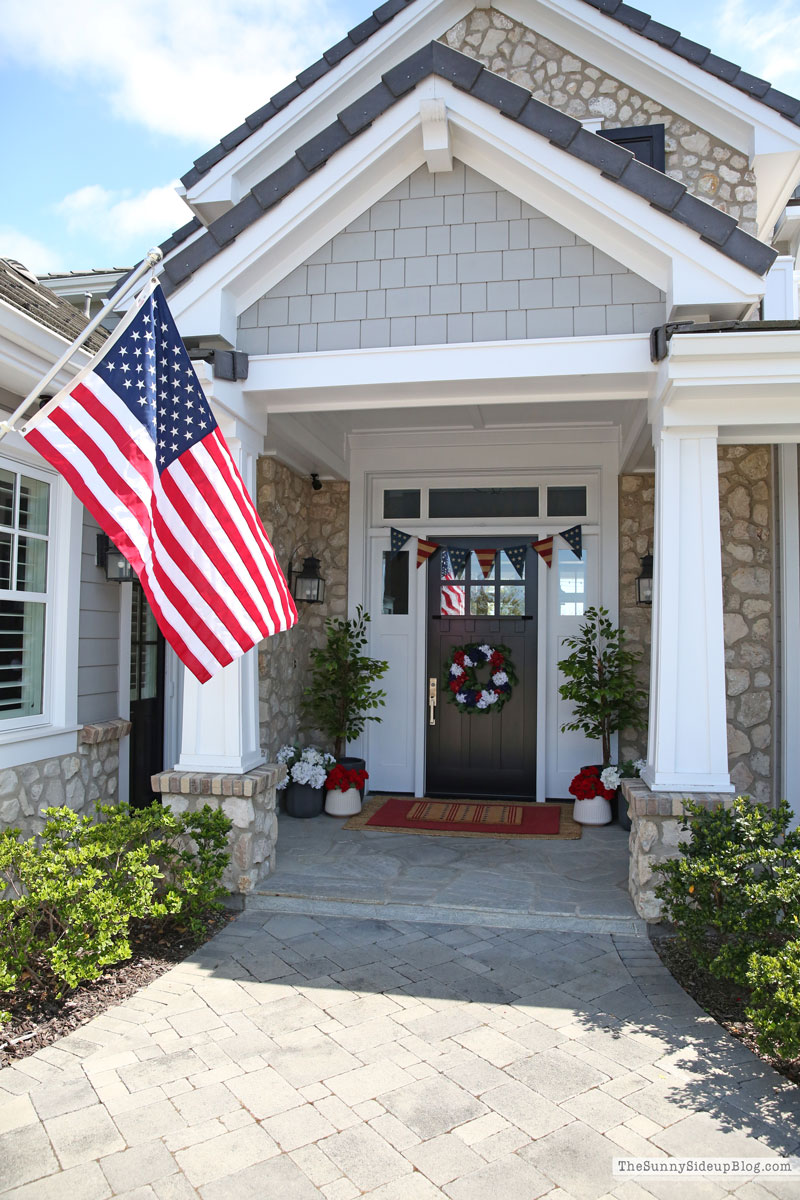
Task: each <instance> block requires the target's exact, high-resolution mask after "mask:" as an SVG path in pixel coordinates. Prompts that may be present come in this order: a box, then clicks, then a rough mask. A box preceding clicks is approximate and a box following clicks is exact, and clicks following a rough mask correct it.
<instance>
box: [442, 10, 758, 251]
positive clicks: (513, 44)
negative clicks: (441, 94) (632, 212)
mask: <svg viewBox="0 0 800 1200" xmlns="http://www.w3.org/2000/svg"><path fill="white" fill-rule="evenodd" d="M442 41H445V42H447V44H448V45H450V46H452V47H453V48H454V49H456V50H460V51H461V52H462V53H464V54H469V55H471V56H472V57H473V58H476V59H478V60H479V61H480V62H482V63H483V64H484V65H485V66H487V67H488V68H489V69H490V70H491V71H494V73H495V74H496V75H502V76H504V77H505V78H507V79H511V80H512V81H513V82H514V83H518V84H521V86H522V87H526V88H528V89H529V90H530V91H531V92H533V94H534V96H535V97H536V99H537V100H543V101H544V102H545V103H546V104H550V105H551V106H552V107H553V108H557V109H559V110H560V111H561V112H565V113H567V114H568V115H569V116H571V117H576V118H577V119H578V120H584V119H587V118H590V117H602V120H603V128H605V129H614V128H628V127H630V126H632V125H661V124H663V125H664V126H665V127H666V150H667V174H668V175H669V176H671V177H672V178H673V179H677V180H678V181H679V182H680V183H683V184H685V186H686V187H687V188H688V189H689V191H690V192H692V193H693V194H694V195H695V196H700V197H701V198H702V199H703V200H707V201H709V202H710V203H711V204H713V205H714V207H715V208H719V209H722V211H723V212H727V213H729V214H730V215H731V216H732V217H734V218H735V219H736V220H737V221H738V222H739V224H740V225H741V226H742V228H743V229H745V230H747V232H748V233H753V234H754V233H755V232H756V181H755V175H754V174H753V172H752V170H750V167H749V163H748V160H747V157H746V155H745V154H743V153H741V152H739V151H738V150H737V148H735V147H732V146H728V145H726V143H724V142H720V141H718V140H717V139H715V138H713V137H712V136H711V134H709V133H707V132H706V131H705V130H703V129H700V128H698V127H697V126H696V125H693V124H692V123H691V122H690V121H687V120H685V118H683V117H681V116H679V115H678V114H677V113H674V112H671V111H670V110H669V109H667V108H665V107H664V106H663V105H662V104H660V103H659V102H658V101H656V100H653V99H652V98H651V97H649V96H645V95H644V94H643V93H642V92H638V91H636V90H634V89H633V88H631V87H629V86H628V85H627V84H626V83H625V82H624V81H623V80H619V79H616V78H614V76H612V75H609V74H608V73H607V72H605V71H603V70H601V69H600V68H599V67H596V66H593V65H592V64H591V63H586V62H584V61H583V60H582V59H580V58H578V57H577V56H576V55H574V54H572V53H571V52H570V51H569V50H568V49H564V48H563V47H562V46H557V45H556V44H555V43H554V42H551V41H549V40H548V39H547V38H544V37H541V36H540V35H539V34H537V33H535V32H534V31H533V30H531V29H527V28H526V27H525V26H524V25H520V24H519V23H518V22H517V21H513V20H512V19H511V18H510V17H507V16H505V15H504V14H503V13H501V12H498V11H497V10H496V9H486V8H476V9H474V10H473V12H471V13H470V15H469V16H468V17H466V18H464V20H462V21H459V22H458V23H457V24H456V25H454V26H453V27H452V28H451V29H449V30H448V31H447V33H446V34H445V35H444V37H443V38H442Z"/></svg>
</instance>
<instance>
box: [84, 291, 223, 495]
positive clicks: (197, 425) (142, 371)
mask: <svg viewBox="0 0 800 1200" xmlns="http://www.w3.org/2000/svg"><path fill="white" fill-rule="evenodd" d="M95 373H96V374H97V375H98V376H99V377H100V378H101V379H102V380H103V382H104V383H106V384H107V385H108V386H109V387H110V388H111V389H112V391H113V392H114V393H115V394H116V395H117V396H118V397H119V398H120V400H122V402H123V403H124V404H125V405H126V406H127V408H128V409H130V411H131V412H132V413H133V414H134V416H135V417H136V418H137V419H138V420H139V421H141V423H142V425H144V427H145V428H146V429H147V432H148V433H149V434H150V437H151V438H152V439H153V441H154V442H155V445H156V465H157V467H158V470H159V473H161V472H163V471H165V470H166V469H167V467H168V466H169V465H170V464H171V463H172V462H174V461H175V459H176V458H179V457H180V455H181V454H183V453H184V451H185V450H188V449H190V448H191V447H192V446H193V445H194V444H195V443H196V442H199V441H200V440H201V439H202V438H204V437H206V436H207V434H209V433H211V431H212V430H213V429H216V427H217V422H216V421H215V419H214V416H213V414H212V412H211V409H210V408H209V405H208V402H207V400H206V398H205V396H204V394H203V389H202V388H201V387H200V382H199V380H198V378H197V375H196V374H195V370H194V367H193V366H192V363H191V360H190V358H189V355H188V354H187V353H186V348H185V347H184V345H183V342H182V341H181V337H180V334H179V333H178V330H177V328H176V325H175V322H174V320H173V318H172V313H171V312H170V311H169V309H168V307H167V302H166V300H165V298H164V293H163V292H162V290H161V287H160V286H158V287H155V288H154V289H153V291H152V293H151V294H150V296H148V297H147V298H146V299H145V301H144V304H143V305H142V308H141V309H140V311H139V312H138V313H137V314H136V316H135V317H134V318H133V320H132V321H131V323H130V325H129V326H128V328H127V329H126V330H125V332H124V333H123V334H122V336H121V337H120V338H119V339H118V340H116V341H115V342H114V344H113V345H112V347H111V348H110V349H109V350H108V351H107V353H106V354H104V355H103V356H102V357H101V358H100V360H99V362H98V363H97V364H96V366H95Z"/></svg>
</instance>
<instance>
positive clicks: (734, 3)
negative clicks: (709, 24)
mask: <svg viewBox="0 0 800 1200" xmlns="http://www.w3.org/2000/svg"><path fill="white" fill-rule="evenodd" d="M717 28H718V30H719V36H718V39H717V42H715V43H714V45H713V49H714V50H715V52H716V53H717V54H726V55H728V57H730V58H732V59H733V61H734V62H737V63H740V64H741V65H742V66H743V67H744V68H745V70H747V71H751V72H752V73H753V74H754V75H760V76H761V78H762V79H768V80H769V81H770V83H773V84H775V86H776V87H778V88H780V89H781V90H783V91H787V92H789V93H790V95H797V94H798V92H800V11H799V10H798V7H797V3H796V0H778V2H777V3H772V4H764V3H761V4H757V5H753V4H752V3H751V0H725V2H724V3H723V4H722V6H721V8H720V10H719V14H718V17H717Z"/></svg>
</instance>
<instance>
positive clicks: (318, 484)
mask: <svg viewBox="0 0 800 1200" xmlns="http://www.w3.org/2000/svg"><path fill="white" fill-rule="evenodd" d="M311 486H312V488H313V489H314V491H315V492H321V491H322V480H321V479H320V477H319V475H318V474H317V472H316V471H312V472H311Z"/></svg>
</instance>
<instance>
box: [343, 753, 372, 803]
mask: <svg viewBox="0 0 800 1200" xmlns="http://www.w3.org/2000/svg"><path fill="white" fill-rule="evenodd" d="M336 765H337V766H339V767H347V769H348V771H366V769H367V760H366V759H365V758H348V757H347V756H345V757H344V758H337V760H336ZM364 791H365V789H364V788H363V787H362V788H359V789H358V794H359V796H360V797H361V802H362V804H363V802H364Z"/></svg>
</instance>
